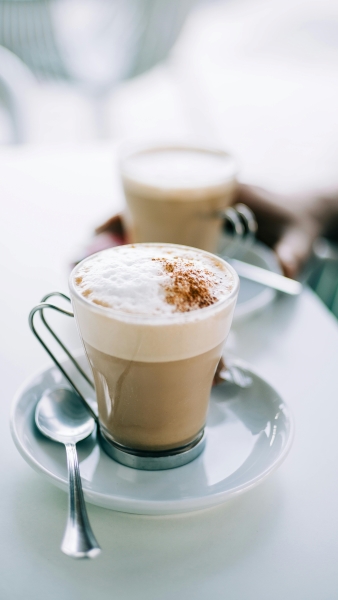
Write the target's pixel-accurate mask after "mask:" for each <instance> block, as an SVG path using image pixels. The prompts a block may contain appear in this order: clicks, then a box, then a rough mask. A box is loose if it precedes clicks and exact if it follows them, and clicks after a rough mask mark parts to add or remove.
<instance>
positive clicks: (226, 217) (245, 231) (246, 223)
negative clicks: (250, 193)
mask: <svg viewBox="0 0 338 600" xmlns="http://www.w3.org/2000/svg"><path fill="white" fill-rule="evenodd" d="M217 216H220V217H221V218H222V219H223V232H224V234H225V235H226V237H229V238H230V241H231V251H232V254H234V253H235V252H236V250H237V249H238V248H239V247H242V246H243V245H244V246H246V247H247V246H250V245H251V244H252V243H253V242H254V241H255V237H256V233H257V221H256V217H255V215H254V213H253V212H252V210H251V209H250V208H249V207H248V206H246V204H241V203H240V204H235V205H234V206H230V207H229V208H226V209H224V210H221V211H218V212H217Z"/></svg>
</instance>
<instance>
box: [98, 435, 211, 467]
mask: <svg viewBox="0 0 338 600" xmlns="http://www.w3.org/2000/svg"><path fill="white" fill-rule="evenodd" d="M99 439H100V444H101V447H102V449H103V450H104V451H105V452H106V454H108V456H110V458H113V459H114V460H115V461H116V462H118V463H120V464H122V465H125V466H126V467H131V468H132V469H139V470H141V471H163V470H165V469H175V468H176V467H182V466H183V465H186V464H188V463H190V462H191V461H192V460H194V459H195V458H197V457H198V456H199V455H200V454H201V453H202V452H203V450H204V448H205V443H206V436H205V433H204V430H203V432H202V433H201V435H200V436H199V437H198V438H197V440H194V442H192V443H191V444H188V445H187V446H183V447H181V448H173V449H172V450H164V451H162V452H148V451H142V450H132V449H131V448H125V447H124V446H120V445H119V444H116V443H115V442H113V441H112V440H110V439H109V438H108V437H107V435H105V433H104V432H103V431H102V429H101V428H100V430H99Z"/></svg>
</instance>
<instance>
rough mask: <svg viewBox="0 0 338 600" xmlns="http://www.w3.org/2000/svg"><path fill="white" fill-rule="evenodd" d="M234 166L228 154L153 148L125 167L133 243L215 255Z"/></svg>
mask: <svg viewBox="0 0 338 600" xmlns="http://www.w3.org/2000/svg"><path fill="white" fill-rule="evenodd" d="M235 172H236V167H235V164H234V161H233V159H232V158H231V157H230V156H229V155H227V154H226V153H224V152H220V151H219V152H218V151H212V150H210V151H208V150H201V149H198V148H184V147H178V148H154V149H148V150H143V151H140V152H135V153H134V154H132V155H131V156H129V157H128V158H126V159H125V161H124V162H123V164H122V181H123V186H124V191H125V196H126V201H127V206H128V212H127V214H126V225H127V230H128V234H129V238H130V241H134V242H162V243H163V242H166V243H173V244H185V245H186V246H195V247H197V248H202V249H203V250H207V251H209V252H216V250H217V243H218V240H219V237H220V232H221V227H222V223H223V219H222V218H221V217H220V216H219V213H220V211H222V210H223V209H225V208H227V207H228V206H230V205H231V204H232V202H233V199H234V194H235V189H236V182H235Z"/></svg>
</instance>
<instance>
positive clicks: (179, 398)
mask: <svg viewBox="0 0 338 600" xmlns="http://www.w3.org/2000/svg"><path fill="white" fill-rule="evenodd" d="M85 347H86V351H87V356H88V359H89V362H90V365H91V367H92V371H93V375H94V380H95V388H96V394H97V402H98V408H99V416H100V423H101V427H102V428H103V431H104V433H105V434H106V436H107V437H108V438H110V439H111V440H112V441H113V442H117V443H118V444H121V445H123V446H126V447H128V448H133V449H136V450H150V451H159V450H170V449H171V448H177V447H180V446H185V445H186V444H189V443H190V442H192V441H193V440H195V439H196V438H198V435H199V434H200V433H201V432H202V430H203V428H204V425H205V421H206V415H207V410H208V403H209V394H210V389H211V384H212V380H213V377H214V374H215V371H216V367H217V364H218V361H219V359H220V356H221V352H222V344H221V345H219V346H216V348H213V349H212V350H209V352H206V353H204V354H200V355H199V356H194V357H192V358H187V359H185V360H178V361H170V362H160V363H159V362H140V361H132V360H122V359H121V358H116V357H113V356H109V355H108V354H104V353H103V352H100V351H99V350H96V349H95V348H93V347H92V346H90V345H89V344H85Z"/></svg>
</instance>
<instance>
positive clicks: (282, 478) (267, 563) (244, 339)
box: [0, 144, 338, 600]
mask: <svg viewBox="0 0 338 600" xmlns="http://www.w3.org/2000/svg"><path fill="white" fill-rule="evenodd" d="M113 155H114V149H113V147H111V146H110V145H109V144H101V145H97V146H95V145H92V146H88V147H82V148H81V147H78V148H75V147H73V148H67V147H65V148H61V147H59V148H58V149H54V150H53V149H47V148H46V149H41V148H40V149H36V150H32V149H30V148H28V149H27V148H26V149H12V150H11V149H4V150H1V152H0V194H1V199H2V203H1V206H2V208H1V219H0V232H1V233H0V248H1V251H0V259H1V277H0V280H1V284H2V291H1V298H2V309H1V313H0V318H1V329H0V331H1V337H0V339H1V342H0V352H1V382H2V402H1V405H0V411H1V412H0V427H1V438H0V439H1V454H0V460H1V477H2V482H1V483H2V485H1V494H0V523H1V525H0V531H1V544H0V548H1V549H0V555H1V561H0V598H1V599H2V600H16V599H19V598H20V599H22V598H24V599H25V600H42V599H45V598H48V600H54V599H58V600H60V599H61V598H62V599H63V600H68V599H77V598H81V599H82V600H89V599H90V600H91V599H93V598H96V599H98V600H106V599H107V600H108V599H112V598H116V599H119V600H125V599H131V598H137V599H140V600H141V599H147V600H171V599H173V598H177V599H182V600H183V599H190V598H193V599H194V600H199V599H202V598H203V599H205V598H212V599H213V600H217V599H224V598H228V599H229V600H237V599H240V600H246V599H248V598H253V599H256V598H257V599H258V598H259V599H260V600H265V599H266V600H267V599H269V600H271V599H274V600H285V599H286V598H289V599H290V600H293V599H297V600H334V599H335V598H337V597H338V567H337V551H338V517H337V514H338V503H337V496H338V483H337V473H338V467H337V464H338V435H337V422H338V402H337V385H338V366H337V356H338V328H337V323H336V322H335V320H334V319H333V317H332V316H331V315H330V314H329V313H328V312H327V310H326V309H325V308H324V307H323V306H322V304H321V303H320V301H319V300H317V299H316V298H315V296H314V295H313V294H312V293H311V292H310V291H308V290H306V291H305V292H304V293H303V295H302V296H301V297H300V298H298V299H296V300H295V299H290V298H285V297H283V298H279V299H278V301H277V302H276V303H275V304H274V305H273V306H271V307H270V308H269V309H268V310H265V312H264V313H263V314H261V315H259V316H256V317H255V318H254V319H252V321H250V322H249V321H247V322H245V323H242V324H241V325H238V326H236V328H235V329H233V331H232V333H231V336H230V338H229V344H228V346H229V349H231V351H232V352H234V353H236V354H237V355H239V356H240V357H242V358H243V359H245V360H247V361H249V362H250V363H251V364H252V365H253V366H254V368H255V369H256V370H257V371H258V373H259V374H260V375H262V376H263V377H265V378H266V379H267V380H268V381H269V382H270V383H271V384H273V385H274V386H275V387H276V389H277V390H278V391H279V392H280V394H281V395H282V396H283V398H284V399H285V400H286V402H287V403H288V404H289V406H290V407H291V409H292V410H293V413H294V416H295V422H296V437H295V441H294V446H293V448H292V450H291V452H290V454H289V456H288V458H287V459H286V461H285V463H284V464H283V465H282V466H281V468H280V469H279V470H278V471H277V472H276V473H274V474H273V475H272V476H271V477H270V478H269V479H268V480H267V481H266V482H265V483H263V484H262V485H260V486H259V487H257V488H256V489H254V490H252V491H250V492H248V493H247V494H245V495H243V496H241V497H239V498H238V499H236V500H233V501H231V502H229V503H227V504H224V505H222V506H220V507H218V508H215V509H212V510H207V511H203V512H199V513H192V514H191V515H184V516H175V517H144V516H137V515H129V514H125V513H118V512H113V511H109V510H105V509H101V508H98V507H96V506H92V505H88V512H89V515H90V519H91V523H92V526H93V529H94V531H95V533H96V535H97V537H98V539H99V541H100V543H101V545H102V549H103V552H102V555H101V556H100V557H99V558H98V559H96V560H94V561H78V562H77V561H74V560H72V559H70V558H67V557H66V556H64V555H62V554H61V552H60V550H59V546H60V541H61V537H62V534H63V529H64V525H65V520H66V510H67V497H66V494H65V493H64V492H62V491H60V490H59V489H57V488H55V487H54V486H52V485H51V484H50V483H48V482H45V481H44V480H43V479H42V477H40V476H39V475H38V474H37V473H35V472H33V471H32V470H31V469H30V467H29V466H28V465H27V464H26V463H25V462H24V460H23V459H22V458H21V456H20V455H19V453H18V452H17V450H16V448H15V447H14V444H13V442H12V440H11V437H10V433H9V426H8V417H9V410H10V404H11V400H12V397H13V394H14V393H15V391H16V389H17V387H18V386H19V385H20V384H21V383H22V381H23V380H24V378H26V377H28V376H30V374H31V373H32V372H33V371H36V370H37V369H39V368H40V367H41V366H42V365H44V364H48V360H47V358H46V356H45V354H44V352H43V351H42V350H41V349H40V348H39V346H38V343H37V342H36V340H35V339H34V338H33V336H32V335H31V333H30V331H29V329H28V324H27V314H28V312H29V310H30V308H31V307H32V306H33V305H34V304H36V303H37V302H38V301H39V300H40V297H41V296H42V295H43V294H45V293H46V292H48V291H52V290H54V289H61V290H64V291H66V289H67V287H66V277H67V266H68V263H69V261H70V259H71V257H72V256H73V255H74V252H75V246H76V245H77V244H78V243H80V242H81V241H82V240H85V239H86V236H87V235H88V233H89V231H90V230H91V227H92V226H93V225H95V224H96V223H99V222H100V220H101V219H102V218H104V217H105V216H109V214H111V213H112V212H113V211H114V210H115V209H116V208H119V207H121V206H122V200H121V194H120V190H119V186H118V183H117V180H116V175H115V173H114V169H113ZM60 327H61V329H62V330H63V333H64V334H65V335H66V337H67V339H68V338H71V339H72V341H73V343H76V340H75V337H74V335H72V334H71V332H70V329H69V330H68V329H67V327H68V325H67V326H66V325H64V324H62V326H61V324H60Z"/></svg>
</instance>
